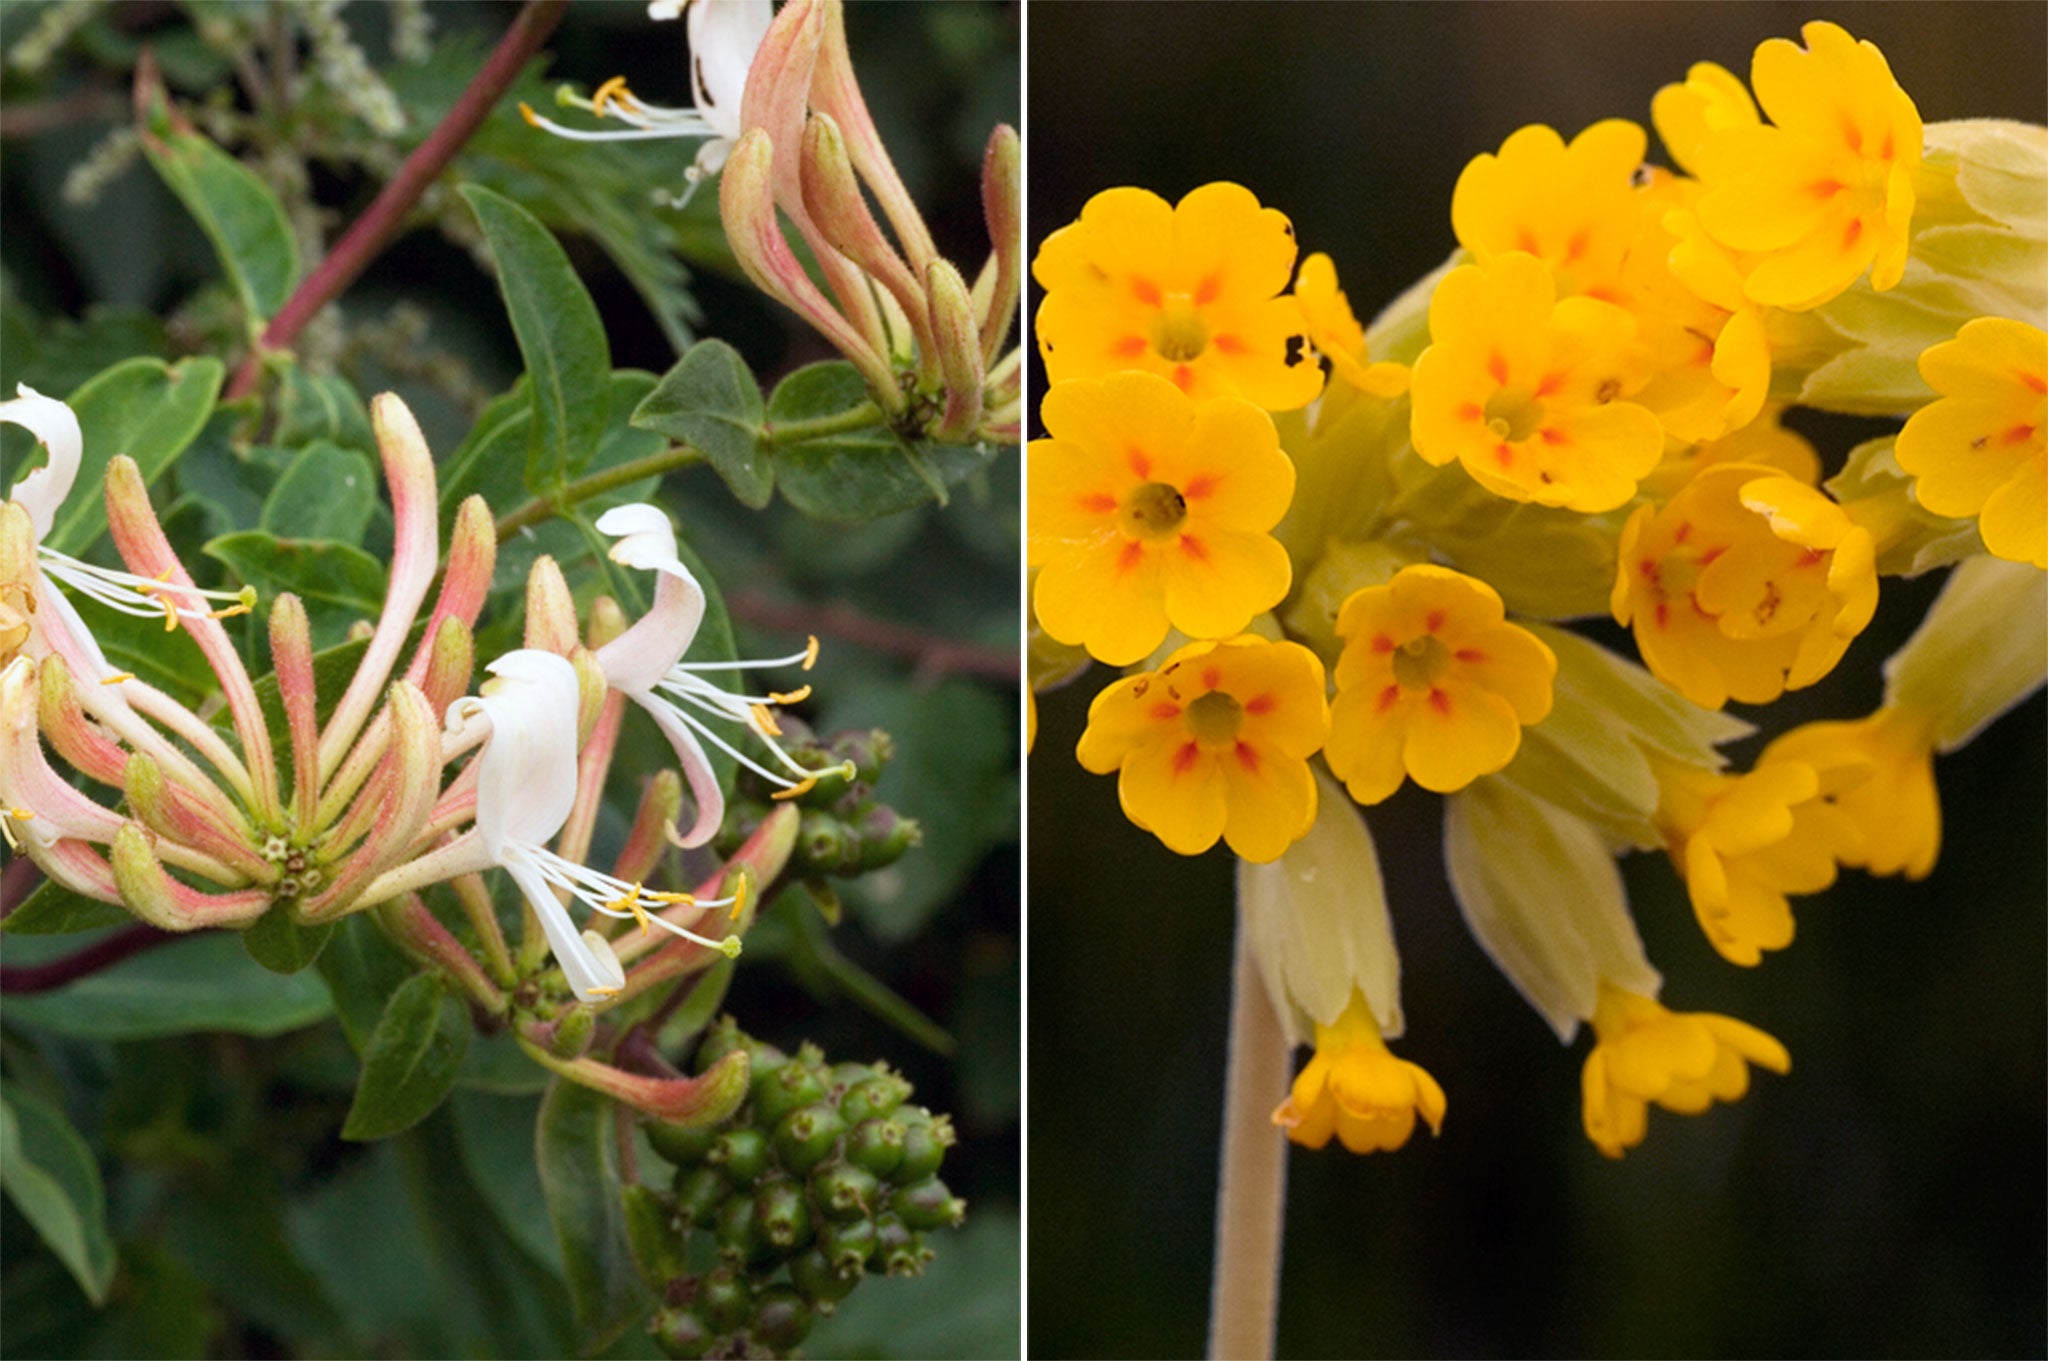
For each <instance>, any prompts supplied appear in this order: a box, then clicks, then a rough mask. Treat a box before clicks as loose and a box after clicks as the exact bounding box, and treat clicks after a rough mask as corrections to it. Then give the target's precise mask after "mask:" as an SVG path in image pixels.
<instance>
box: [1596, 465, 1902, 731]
mask: <svg viewBox="0 0 2048 1361" xmlns="http://www.w3.org/2000/svg"><path fill="white" fill-rule="evenodd" d="M1875 552H1876V549H1875V545H1874V544H1873V543H1872V541H1871V537H1870V531H1869V530H1867V529H1864V528H1863V527H1861V526H1860V525H1857V524H1855V523H1854V522H1853V521H1851V520H1850V518H1849V516H1848V515H1847V514H1846V513H1845V512H1844V511H1843V510H1842V508H1841V507H1840V506H1838V505H1836V504H1835V503H1834V502H1833V501H1830V500H1829V499H1828V498H1827V497H1826V496H1825V495H1823V494H1822V493H1820V492H1818V491H1816V490H1814V489H1813V488H1812V487H1808V486H1805V485H1803V484H1801V483H1799V482H1795V481H1794V480H1792V479H1791V478H1789V477H1786V476H1784V475H1783V474H1781V473H1778V472H1776V471H1774V470H1772V469H1769V468H1765V467H1761V466H1759V465H1756V464H1749V463H1725V464H1720V465H1717V466H1715V467H1711V468H1707V469H1705V470H1704V471H1702V472H1701V473H1699V475H1698V476H1696V477H1694V478H1693V479H1692V481H1690V482H1688V483H1686V484H1685V486H1684V487H1683V488H1681V489H1680V490H1679V492H1678V494H1677V495H1676V496H1674V497H1672V498H1671V500H1670V502H1669V503H1667V504H1666V505H1665V506H1663V507H1662V508H1661V509H1659V508H1657V507H1654V506H1648V505H1645V506H1639V507H1638V508H1637V509H1636V512H1635V514H1633V515H1631V516H1630V517H1629V520H1628V523H1627V524H1626V525H1624V526H1623V527H1622V531H1621V549H1620V558H1619V562H1618V564H1617V567H1616V574H1615V580H1614V592H1613V597H1612V602H1611V603H1612V607H1613V610H1614V618H1615V620H1616V622H1618V623H1621V624H1632V625H1633V626H1634V629H1635V636H1636V647H1637V649H1638V650H1639V651H1641V653H1642V656H1643V664H1644V665H1645V666H1647V667H1649V668H1650V670H1651V671H1652V672H1654V673H1655V674H1656V676H1657V678H1658V679H1659V680H1661V681H1663V682H1664V683H1665V684H1667V685H1669V686H1671V687H1672V688H1673V689H1675V690H1677V691H1678V692H1679V693H1680V694H1682V695H1684V696H1685V697H1686V698H1687V699H1689V700H1691V701H1692V702H1693V703H1695V704H1698V705H1701V706H1702V707H1704V708H1708V709H1718V708H1720V707H1721V706H1722V705H1723V704H1726V703H1727V702H1728V701H1729V700H1730V699H1736V700H1740V701H1741V702H1743V703H1745V704H1767V703H1769V702H1770V701H1771V700H1774V699H1776V698H1777V697H1778V696H1779V695H1781V694H1783V693H1784V692H1785V691H1786V690H1797V689H1800V688H1801V687H1803V686H1807V685H1811V684H1813V683H1814V682H1815V681H1817V680H1819V679H1820V678H1821V677H1822V676H1825V675H1826V674H1827V673H1828V672H1829V671H1830V670H1832V669H1833V668H1834V665H1835V663H1836V662H1838V661H1840V660H1841V657H1842V653H1843V652H1844V651H1846V650H1847V649H1848V646H1849V641H1850V639H1852V638H1854V637H1855V636H1856V635H1857V634H1858V633H1861V632H1862V631H1863V628H1864V626H1865V625H1866V624H1868V623H1869V622H1870V616H1871V614H1872V613H1873V612H1874V611H1875V610H1876V609H1877V565H1876V559H1875Z"/></svg>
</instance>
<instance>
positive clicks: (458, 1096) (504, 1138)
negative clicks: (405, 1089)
mask: <svg viewBox="0 0 2048 1361" xmlns="http://www.w3.org/2000/svg"><path fill="white" fill-rule="evenodd" d="M519 1058H520V1062H522V1063H524V1064H525V1065H526V1066H527V1068H528V1069H530V1070H531V1071H533V1072H536V1073H540V1074H542V1075H543V1076H545V1075H546V1072H547V1070H546V1069H544V1068H542V1067H541V1066H540V1065H539V1064H537V1063H535V1062H534V1061H533V1060H532V1059H530V1058H527V1057H526V1056H525V1055H524V1054H521V1055H520V1056H519ZM540 1090H541V1089H540V1088H539V1087H535V1088H533V1089H532V1090H531V1091H529V1092H526V1093H524V1094H521V1095H518V1096H504V1095H494V1094H487V1093H483V1092H474V1091H467V1090H458V1091H457V1092H456V1093H455V1095H454V1096H453V1097H451V1098H450V1099H449V1102H448V1113H449V1115H451V1116H452V1117H454V1121H455V1143H456V1147H457V1148H459V1149H460V1150H461V1153H462V1166H463V1169H464V1170H465V1171H467V1172H468V1173H469V1180H470V1183H471V1184H472V1185H473V1186H475V1187H476V1191H477V1195H478V1196H480V1197H481V1198H482V1199H483V1201H484V1202H485V1203H486V1204H488V1205H489V1206H490V1207H491V1211H492V1213H493V1214H495V1215H496V1216H497V1219H498V1223H499V1224H500V1225H502V1226H503V1227H504V1230H505V1232H506V1234H507V1235H508V1236H509V1237H510V1238H511V1239H512V1241H513V1242H515V1243H517V1244H519V1246H520V1247H521V1248H523V1249H524V1250H525V1251H526V1253H527V1254H528V1255H529V1256H531V1257H532V1258H533V1260H535V1261H536V1262H539V1263H541V1264H543V1265H544V1266H546V1267H548V1268H549V1269H550V1270H552V1271H554V1272H555V1273H556V1274H558V1275H559V1274H560V1273H561V1270H562V1249H561V1245H560V1244H559V1243H558V1242H556V1240H555V1231H554V1228H553V1226H552V1225H550V1224H549V1223H548V1208H547V1200H546V1197H545V1196H543V1195H542V1193H541V1184H540V1170H539V1169H538V1168H537V1167H536V1166H535V1165H534V1160H533V1129H534V1121H535V1119H536V1117H537V1116H538V1115H539V1112H540Z"/></svg>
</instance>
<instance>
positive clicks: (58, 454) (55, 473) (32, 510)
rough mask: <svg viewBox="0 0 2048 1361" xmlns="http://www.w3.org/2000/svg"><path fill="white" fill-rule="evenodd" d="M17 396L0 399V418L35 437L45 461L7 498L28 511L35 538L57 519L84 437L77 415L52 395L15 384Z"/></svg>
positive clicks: (42, 535)
mask: <svg viewBox="0 0 2048 1361" xmlns="http://www.w3.org/2000/svg"><path fill="white" fill-rule="evenodd" d="M15 391H16V392H17V393H19V394H20V395H19V396H16V397H14V398H13V399H12V400H9V401H5V402H0V421H6V422H8V423H9V424H12V425H18V426H21V427H22V428H23V429H25V430H27V431H28V432H29V433H30V434H32V435H34V436H35V437H36V442H37V443H39V444H41V445H42V446H43V448H44V449H45V450H46V451H47V452H48V454H49V461H48V462H47V463H45V464H44V465H43V466H42V467H40V468H37V469H35V470H34V471H32V472H30V473H29V474H28V476H26V477H24V478H22V479H21V480H20V481H19V482H17V483H15V484H14V491H13V493H12V494H11V495H10V497H9V499H10V500H12V501H14V502H15V503H16V504H17V505H19V506H21V507H23V508H24V509H26V510H27V511H28V514H29V519H30V520H31V521H33V522H34V524H35V527H36V537H37V538H39V539H40V538H42V537H44V536H46V535H47V534H49V532H50V527H51V526H52V525H54V524H55V523H56V521H57V507H58V506H60V505H62V504H63V503H64V498H65V497H66V496H68V495H69V494H70V492H71V484H72V482H73V481H74V480H76V479H77V477H78V464H79V460H80V459H81V458H83V457H84V455H85V436H84V434H83V433H81V432H80V430H79V428H78V417H77V415H76V414H75V413H74V412H73V411H72V410H71V408H70V407H68V406H66V405H65V404H64V403H62V402H60V401H58V400H57V399H56V398H54V397H45V396H44V395H43V394H42V393H40V392H37V391H36V390H35V389H34V388H32V387H30V386H29V385H28V384H27V383H22V384H19V385H17V387H16V388H15Z"/></svg>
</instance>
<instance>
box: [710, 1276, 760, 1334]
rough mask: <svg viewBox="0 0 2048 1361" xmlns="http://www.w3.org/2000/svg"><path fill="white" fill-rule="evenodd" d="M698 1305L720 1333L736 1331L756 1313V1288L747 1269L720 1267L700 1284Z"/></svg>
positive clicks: (745, 1324) (744, 1325)
mask: <svg viewBox="0 0 2048 1361" xmlns="http://www.w3.org/2000/svg"><path fill="white" fill-rule="evenodd" d="M697 1305H698V1307H699V1308H701V1309H702V1310H703V1311H704V1314H705V1316H706V1317H707V1318H709V1319H710V1320H711V1326H712V1327H714V1328H716V1329H718V1331H719V1332H721V1333H732V1332H737V1331H739V1330H740V1329H741V1328H744V1327H746V1326H747V1324H748V1322H749V1321H750V1320H751V1319H752V1318H753V1316H754V1291H753V1289H752V1287H750V1286H749V1285H748V1284H747V1275H746V1273H745V1272H744V1271H740V1270H737V1269H735V1268H733V1267H729V1266H721V1267H718V1268H716V1269H715V1270H713V1271H710V1272H708V1273H706V1274H705V1276H704V1278H703V1279H702V1280H700V1281H699V1282H698V1283H697Z"/></svg>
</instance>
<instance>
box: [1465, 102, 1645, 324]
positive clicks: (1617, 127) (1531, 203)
mask: <svg viewBox="0 0 2048 1361" xmlns="http://www.w3.org/2000/svg"><path fill="white" fill-rule="evenodd" d="M1646 145H1647V139H1646V138H1645V137H1644V135H1643V130H1642V128H1640V127H1638V126H1637V125H1636V124H1634V123H1631V122H1628V121H1627V120H1625V119H1620V118H1610V119H1607V120H1605V121H1603V122H1599V123H1595V124H1593V126H1591V127H1589V128H1587V129H1586V130H1585V131H1583V132H1581V133H1580V134H1579V135H1578V136H1576V137H1574V138H1572V140H1571V143H1570V145H1566V143H1565V141H1564V139H1563V138H1562V137H1560V136H1558V134H1557V133H1556V132H1555V131H1553V130H1552V129H1550V128H1547V127H1544V126H1543V125H1542V124H1540V123H1539V124H1532V125H1531V126H1529V127H1525V128H1521V129H1519V130H1517V131H1516V132H1515V133H1514V134H1512V135H1511V136H1510V137H1509V138H1508V139H1507V141H1505V142H1503V143H1501V148H1500V151H1499V153H1498V154H1494V153H1481V154H1480V155H1478V156H1475V157H1473V158H1472V160H1471V162H1470V163H1469V164H1467V165H1466V167H1465V169H1464V172H1463V173H1462V174H1460V175H1459V176H1458V184H1457V187H1456V188H1455V189H1453V190H1452V192H1451V228H1452V230H1453V231H1455V232H1456V233H1457V234H1458V244H1459V245H1461V246H1463V247H1464V248H1465V249H1466V250H1468V251H1470V252H1471V253H1472V258H1473V259H1474V260H1478V261H1486V260H1491V259H1493V258H1494V257H1496V256H1499V255H1502V254H1505V253H1507V252H1510V251H1518V252H1520V253H1522V254H1524V255H1533V256H1535V257H1536V258H1537V259H1539V260H1541V261H1542V262H1543V263H1544V264H1546V265H1548V266H1550V269H1551V272H1552V273H1553V275H1554V276H1555V277H1556V279H1557V292H1558V293H1559V294H1560V295H1563V296H1566V297H1571V296H1576V295H1580V294H1584V295H1587V296H1591V297H1596V298H1605V299H1606V300H1607V301H1610V302H1611V301H1616V299H1615V298H1614V296H1613V289H1614V286H1615V283H1616V279H1617V276H1618V275H1619V274H1620V272H1621V266H1622V261H1623V260H1624V259H1625V258H1626V257H1627V255H1628V253H1629V247H1630V245H1631V244H1632V243H1633V242H1634V240H1635V237H1636V221H1637V216H1638V210H1637V207H1636V201H1635V192H1634V189H1633V176H1634V175H1635V173H1636V168H1637V167H1638V166H1640V165H1641V164H1642V163H1643V150H1644V147H1645V146H1646ZM1433 320H1434V319H1433V318H1432V321H1433ZM1432 330H1434V327H1433V326H1432Z"/></svg>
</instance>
